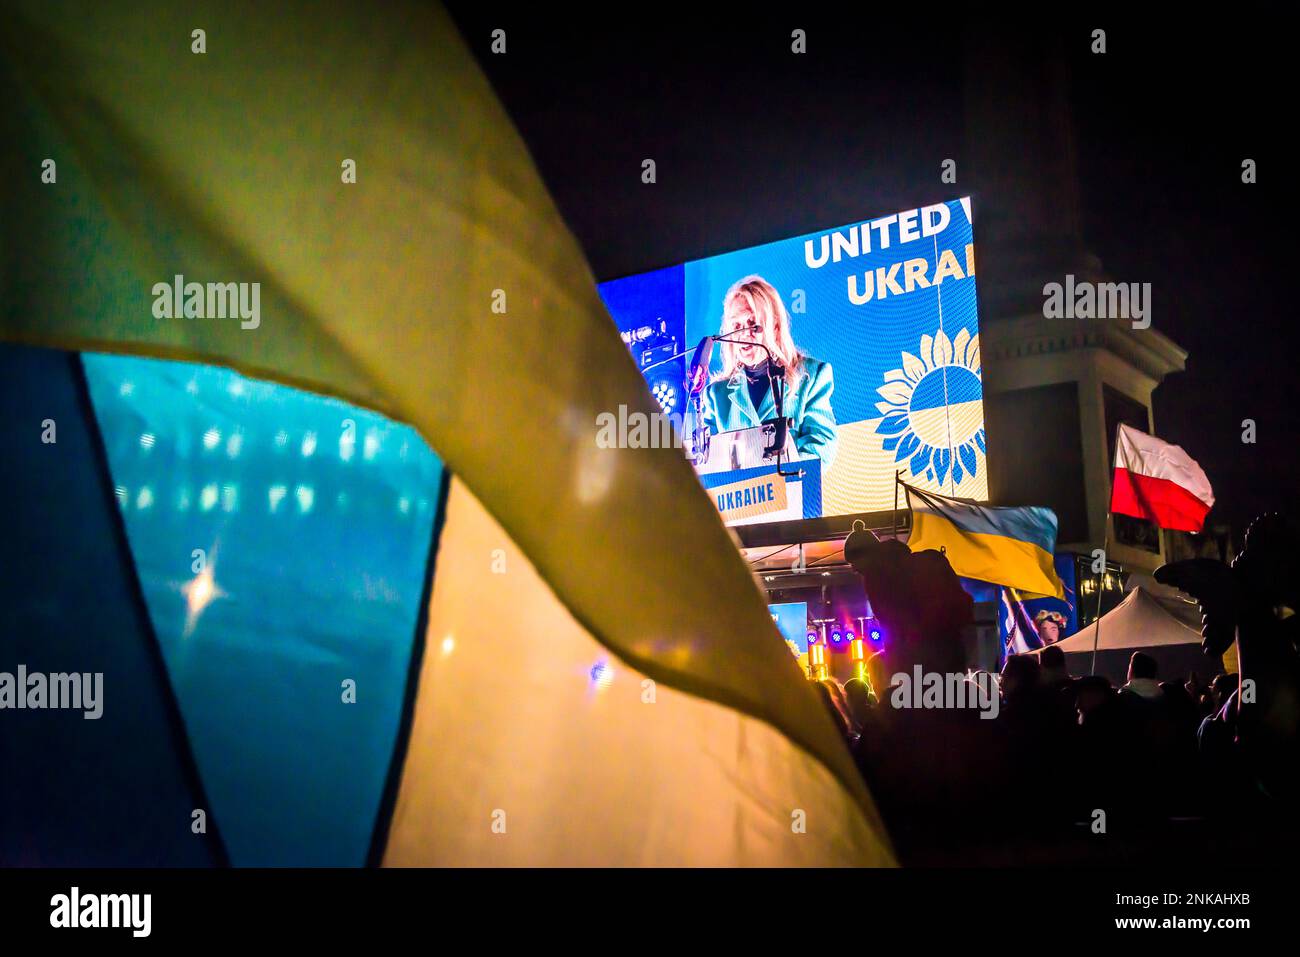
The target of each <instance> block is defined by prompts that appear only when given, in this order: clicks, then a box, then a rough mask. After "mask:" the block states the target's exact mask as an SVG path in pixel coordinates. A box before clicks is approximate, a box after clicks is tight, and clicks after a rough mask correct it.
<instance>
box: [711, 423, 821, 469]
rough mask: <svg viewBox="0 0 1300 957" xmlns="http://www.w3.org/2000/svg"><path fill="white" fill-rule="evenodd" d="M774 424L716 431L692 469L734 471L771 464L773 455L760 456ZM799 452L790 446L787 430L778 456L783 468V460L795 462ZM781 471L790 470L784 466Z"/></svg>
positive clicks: (774, 427)
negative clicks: (702, 458)
mask: <svg viewBox="0 0 1300 957" xmlns="http://www.w3.org/2000/svg"><path fill="white" fill-rule="evenodd" d="M775 434H776V426H775V425H770V424H764V425H756V426H753V427H752V428H748V429H736V430H735V431H734V432H719V433H718V434H717V435H715V436H713V437H712V438H711V439H710V440H709V456H708V458H706V459H705V460H704V461H703V462H701V463H700V464H699V465H697V466H695V471H697V472H699V473H700V474H701V475H711V474H713V473H714V472H736V471H739V470H740V469H753V468H761V467H763V466H766V465H775V464H776V456H772V458H770V459H765V458H764V457H763V451H764V450H765V449H767V448H768V447H769V446H770V445H771V444H772V439H773V436H774V435H775ZM798 460H799V453H798V452H797V451H796V450H795V447H794V438H793V437H792V436H791V435H790V433H789V432H787V433H786V436H785V449H784V450H783V454H782V455H781V462H782V466H783V468H784V465H785V463H787V462H797V461H798ZM784 471H787V472H788V471H790V469H789V468H784Z"/></svg>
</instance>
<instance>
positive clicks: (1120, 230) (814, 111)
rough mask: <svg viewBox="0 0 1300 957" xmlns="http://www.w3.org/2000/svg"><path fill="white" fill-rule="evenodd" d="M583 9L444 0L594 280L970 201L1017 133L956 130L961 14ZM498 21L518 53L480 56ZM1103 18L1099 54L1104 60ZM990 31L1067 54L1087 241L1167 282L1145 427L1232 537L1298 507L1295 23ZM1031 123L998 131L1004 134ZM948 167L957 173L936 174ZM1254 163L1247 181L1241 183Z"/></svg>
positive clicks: (1143, 276)
mask: <svg viewBox="0 0 1300 957" xmlns="http://www.w3.org/2000/svg"><path fill="white" fill-rule="evenodd" d="M588 9H589V11H592V12H589V13H587V14H584V15H577V14H564V13H558V14H557V13H554V12H550V11H548V12H545V13H539V12H529V11H523V10H517V9H513V8H511V6H510V5H492V4H487V5H484V4H474V5H472V6H471V5H469V4H459V3H457V4H452V6H451V10H452V15H453V17H454V18H455V19H456V21H457V23H458V25H459V26H460V28H461V30H462V33H463V34H464V35H465V37H466V39H467V41H468V42H469V44H470V46H471V47H472V48H473V50H474V52H475V54H476V55H477V56H478V58H479V61H480V63H481V64H482V66H483V68H484V70H485V72H486V73H487V75H488V77H489V79H490V80H491V82H492V84H493V86H494V87H495V89H496V90H497V93H498V95H499V96H500V97H501V99H502V101H503V102H504V104H505V106H506V108H507V110H508V111H509V112H510V114H511V116H512V117H513V119H514V121H515V123H516V125H517V126H518V128H519V130H520V131H521V133H522V135H523V137H524V139H525V140H526V141H527V143H528V145H529V148H530V149H531V151H532V154H533V157H534V159H535V161H536V162H537V165H538V167H539V168H540V170H541V173H542V175H543V177H544V179H545V180H546V182H547V184H548V185H549V187H550V189H551V192H552V195H553V196H554V197H555V199H556V202H557V204H558V205H559V207H560V209H561V211H562V212H563V213H564V215H565V217H566V219H567V221H568V223H569V225H570V227H571V228H572V230H573V231H574V233H575V235H576V236H577V237H578V239H579V241H580V242H581V243H582V245H583V247H584V248H585V249H586V251H587V256H588V260H589V262H590V263H591V266H592V269H593V271H594V272H595V274H596V277H597V279H599V280H605V279H612V278H616V277H619V276H625V275H629V274H632V273H637V272H643V271H645V270H648V269H652V268H657V267H660V266H667V265H671V264H675V263H679V262H682V261H685V260H687V259H695V258H700V257H703V256H708V255H712V254H714V253H720V252H726V251H729V250H734V249H740V248H743V247H746V246H751V245H755V244H758V243H763V242H770V241H772V240H776V239H782V238H786V237H789V236H794V235H798V234H801V233H806V232H812V231H815V230H820V229H824V228H828V227H832V226H837V225H840V224H843V223H849V222H856V221H858V220H862V219H867V218H871V217H873V216H877V215H884V214H887V213H891V212H895V211H897V210H899V209H905V208H908V207H911V206H916V205H919V204H923V203H930V202H936V201H939V200H944V199H950V198H953V197H955V196H958V195H964V191H969V190H968V189H967V188H965V187H964V186H963V179H962V175H961V170H962V158H963V156H964V155H965V154H966V152H967V150H966V147H967V142H968V137H971V136H985V135H987V136H997V135H1000V133H1002V132H1004V131H1002V130H998V129H980V130H969V129H968V128H967V123H966V119H965V112H964V103H963V57H962V54H963V49H964V44H965V42H966V38H967V36H968V33H969V31H970V29H971V28H972V26H975V25H976V24H974V22H973V21H972V20H971V19H970V14H969V13H967V14H964V16H965V17H966V18H967V19H965V20H963V19H962V17H961V16H957V15H954V14H945V13H943V12H942V11H923V10H921V9H920V8H909V9H910V13H911V16H910V17H909V18H908V19H906V20H903V19H897V20H891V19H889V18H888V17H882V16H881V14H880V13H879V11H878V9H877V8H876V7H875V6H874V5H863V6H845V7H840V8H836V9H834V10H831V11H816V10H813V11H810V12H809V13H808V14H805V13H803V12H789V13H783V14H780V15H772V14H755V13H753V12H750V11H749V10H747V9H746V8H743V7H742V8H734V9H733V8H722V9H715V8H710V9H707V10H706V9H704V8H703V5H701V6H699V7H689V6H683V7H664V6H660V5H653V6H650V7H635V6H634V7H627V8H623V7H621V6H620V7H619V8H615V7H614V6H610V7H609V8H607V9H606V10H605V11H604V12H603V13H597V12H594V11H596V10H599V8H588ZM1183 12H1184V14H1186V13H1187V12H1188V11H1186V10H1184V11H1183ZM978 26H980V27H981V28H983V29H984V30H985V31H986V32H987V29H988V27H989V22H988V20H987V19H985V20H983V21H981V22H980V23H979V24H978ZM498 27H499V28H502V29H504V30H506V34H507V53H506V54H505V55H493V54H491V52H490V35H491V31H492V30H493V29H496V28H498ZM796 27H798V28H801V29H804V30H806V31H807V35H808V52H807V53H806V54H803V55H799V56H796V55H794V54H792V53H791V52H790V42H791V41H790V32H791V30H792V29H794V28H796ZM1096 27H1101V28H1103V29H1105V30H1106V34H1107V52H1106V53H1105V54H1104V55H1095V54H1093V53H1092V52H1091V50H1090V47H1091V42H1092V40H1091V31H1092V30H1093V29H1094V28H1096ZM994 35H995V37H996V38H997V39H998V40H1000V39H1001V38H1002V37H1005V41H1006V43H1007V45H1008V49H1011V48H1013V47H1014V46H1016V45H1021V44H1024V43H1026V42H1033V43H1039V42H1047V41H1053V42H1056V43H1059V46H1060V49H1062V50H1063V51H1064V60H1065V63H1066V66H1067V67H1068V72H1069V76H1070V86H1069V90H1070V92H1069V99H1070V104H1071V108H1072V109H1071V112H1072V121H1073V128H1074V137H1075V146H1076V149H1077V156H1078V174H1079V187H1080V205H1081V209H1082V227H1083V238H1084V241H1085V244H1086V246H1087V248H1088V250H1089V251H1091V252H1092V253H1095V254H1096V255H1097V256H1098V257H1099V258H1100V259H1101V262H1102V265H1103V266H1104V268H1105V269H1106V271H1107V272H1108V273H1109V274H1110V275H1111V277H1112V278H1114V279H1115V280H1117V281H1124V282H1150V283H1151V284H1152V298H1153V306H1152V316H1153V325H1154V327H1155V328H1157V329H1159V330H1160V331H1162V332H1164V333H1165V334H1166V335H1168V336H1170V337H1171V338H1172V339H1173V340H1174V341H1175V342H1177V343H1178V344H1179V345H1181V346H1182V347H1183V348H1185V349H1186V350H1188V352H1189V357H1188V360H1187V371H1186V372H1184V373H1181V374H1174V375H1172V376H1170V377H1169V378H1167V379H1166V380H1165V381H1164V383H1163V384H1162V385H1161V386H1160V387H1159V388H1157V390H1156V392H1155V398H1154V414H1155V422H1156V431H1157V434H1159V435H1160V436H1161V437H1162V438H1165V439H1168V440H1169V441H1172V442H1175V443H1177V444H1179V445H1182V446H1183V447H1184V448H1185V449H1187V451H1188V452H1189V453H1190V454H1191V455H1192V456H1193V457H1195V458H1196V459H1197V460H1198V461H1200V462H1201V464H1202V465H1203V466H1204V468H1205V470H1206V472H1207V474H1208V475H1209V477H1210V481H1211V482H1212V483H1213V485H1214V488H1215V493H1216V496H1217V499H1218V502H1217V504H1216V506H1215V509H1214V511H1213V512H1212V513H1211V517H1210V521H1211V522H1230V523H1231V524H1232V525H1233V530H1234V533H1235V536H1236V537H1238V538H1239V537H1240V534H1241V532H1242V531H1244V527H1245V523H1246V522H1247V521H1248V520H1249V519H1250V518H1251V517H1253V516H1254V515H1255V514H1257V513H1259V512H1260V511H1263V510H1266V509H1282V510H1287V509H1290V507H1291V492H1292V490H1293V488H1294V486H1295V484H1296V481H1295V480H1296V475H1297V472H1298V466H1300V453H1298V452H1297V447H1296V443H1295V441H1293V436H1294V435H1296V433H1297V425H1298V424H1300V423H1298V422H1297V417H1298V415H1300V413H1297V410H1296V404H1295V402H1294V396H1295V389H1294V386H1293V383H1294V374H1293V369H1294V364H1295V361H1296V355H1297V347H1298V346H1300V333H1297V331H1296V327H1295V323H1294V321H1293V319H1292V312H1293V310H1292V309H1291V308H1290V302H1289V296H1288V294H1289V292H1290V288H1289V287H1290V284H1291V280H1292V277H1293V276H1294V274H1295V273H1296V271H1297V266H1298V265H1300V264H1297V262H1296V251H1297V243H1296V241H1295V239H1294V234H1293V227H1292V225H1291V222H1290V217H1291V216H1292V215H1293V213H1292V210H1294V209H1295V203H1294V196H1293V192H1292V190H1291V187H1290V182H1289V177H1288V176H1287V174H1286V171H1285V167H1284V164H1285V162H1287V159H1286V157H1285V155H1284V154H1283V152H1282V149H1281V143H1282V140H1283V138H1286V139H1288V140H1289V139H1290V138H1291V130H1290V129H1289V127H1290V126H1291V125H1292V116H1291V114H1292V112H1293V111H1292V110H1291V109H1290V108H1289V104H1290V103H1291V99H1292V96H1293V93H1292V91H1293V90H1294V87H1295V81H1294V77H1293V76H1292V75H1291V69H1290V68H1291V66H1292V64H1293V62H1294V60H1295V59H1296V55H1295V53H1294V52H1292V50H1291V46H1292V41H1291V38H1292V36H1293V31H1292V27H1291V26H1290V25H1289V24H1288V23H1286V22H1285V21H1284V20H1283V19H1281V18H1280V17H1278V18H1269V17H1264V16H1260V17H1254V18H1251V17H1247V16H1244V15H1243V16H1238V17H1236V19H1235V20H1233V21H1228V20H1227V19H1226V17H1225V16H1223V15H1218V14H1216V15H1215V16H1214V17H1212V18H1211V17H1207V18H1205V19H1203V20H1190V19H1188V20H1185V21H1181V22H1177V23H1171V22H1161V21H1158V20H1147V19H1142V18H1137V17H1135V16H1134V15H1132V14H1130V13H1126V12H1122V11H1121V12H1115V11H1111V12H1101V11H1099V12H1097V13H1096V15H1093V14H1091V13H1090V14H1089V15H1088V16H1087V17H1086V18H1085V17H1065V18H1062V19H1060V20H1056V21H1054V20H1050V19H1042V20H1038V21H1034V22H1032V23H1027V22H1015V23H1008V24H1006V25H1004V26H995V32H994ZM1033 121H1034V118H1033V117H1025V116H1020V115H1016V111H1015V110H1008V113H1007V115H1006V116H1005V118H1004V119H1003V120H1002V122H1004V123H1005V124H1006V127H1005V131H1006V132H1008V133H1013V132H1014V131H1015V129H1016V127H1017V125H1018V124H1022V123H1029V122H1033ZM647 157H649V158H653V159H654V160H655V162H656V165H657V175H658V181H657V183H655V184H653V185H646V184H643V183H642V182H641V161H642V160H643V159H645V158H647ZM949 157H951V158H954V159H956V160H957V161H958V179H957V183H956V185H952V184H944V183H941V182H940V180H939V168H940V164H941V163H942V161H943V159H945V158H949ZM1247 157H1249V158H1251V159H1254V160H1256V162H1257V163H1258V167H1259V169H1258V178H1259V182H1257V183H1256V184H1255V185H1249V186H1248V185H1244V184H1243V183H1242V182H1241V162H1242V160H1243V159H1244V158H1247ZM976 214H977V221H976V234H975V236H976V244H977V246H978V245H979V243H980V235H981V234H980V224H979V220H978V214H979V209H978V207H977V209H976ZM984 295H985V290H983V289H982V290H981V300H982V299H983V298H984ZM981 319H982V320H984V321H987V319H988V316H987V315H986V314H985V313H984V312H983V310H982V313H981ZM1246 418H1251V419H1254V420H1255V421H1256V423H1257V432H1258V439H1257V443H1256V444H1254V445H1246V444H1243V443H1242V441H1241V433H1242V426H1241V422H1242V420H1243V419H1246Z"/></svg>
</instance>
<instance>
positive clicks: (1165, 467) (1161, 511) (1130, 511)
mask: <svg viewBox="0 0 1300 957" xmlns="http://www.w3.org/2000/svg"><path fill="white" fill-rule="evenodd" d="M1213 504H1214V490H1213V489H1211V488H1210V480H1209V479H1208V478H1206V477H1205V472H1204V471H1203V470H1202V469H1201V467H1200V466H1199V465H1197V464H1196V460H1195V459H1193V458H1192V457H1191V456H1190V455H1188V454H1187V453H1186V452H1184V451H1183V450H1182V448H1181V447H1180V446H1177V445H1170V444H1169V443H1168V442H1162V441H1161V440H1160V439H1157V438H1156V437H1155V436H1152V435H1147V434H1146V433H1145V432H1139V431H1138V430H1137V429H1131V428H1129V427H1128V426H1127V425H1121V426H1120V427H1119V437H1118V440H1117V441H1116V443H1115V481H1114V482H1113V483H1112V484H1111V492H1110V510H1111V512H1113V513H1114V514H1116V515H1132V516H1134V517H1135V518H1145V519H1146V520H1147V521H1148V522H1152V523H1154V524H1156V525H1158V526H1160V527H1161V528H1172V529H1176V530H1178V531H1182V532H1199V531H1200V530H1201V529H1202V527H1203V526H1204V525H1205V515H1206V513H1207V512H1209V510H1210V506H1211V505H1213Z"/></svg>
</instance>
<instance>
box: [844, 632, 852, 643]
mask: <svg viewBox="0 0 1300 957" xmlns="http://www.w3.org/2000/svg"><path fill="white" fill-rule="evenodd" d="M844 640H845V641H847V642H849V644H852V643H853V640H854V634H853V632H851V631H846V632H845V633H844Z"/></svg>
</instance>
